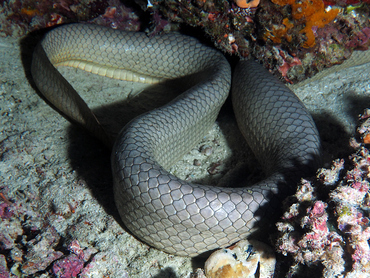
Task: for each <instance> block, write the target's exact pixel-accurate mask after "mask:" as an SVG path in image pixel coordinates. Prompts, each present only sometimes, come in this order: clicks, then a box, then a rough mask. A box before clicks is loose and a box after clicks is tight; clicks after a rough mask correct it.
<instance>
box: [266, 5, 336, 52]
mask: <svg viewBox="0 0 370 278" xmlns="http://www.w3.org/2000/svg"><path fill="white" fill-rule="evenodd" d="M271 2H273V3H274V4H277V5H279V6H285V5H290V6H291V8H292V13H291V17H292V19H293V20H294V24H293V23H292V22H291V21H290V20H289V19H288V18H284V20H283V24H284V26H285V27H286V28H285V29H281V28H280V29H275V30H274V32H273V37H277V38H280V37H284V36H285V37H286V39H287V41H288V42H289V41H290V40H291V37H290V36H289V35H287V34H284V33H283V34H282V31H285V32H288V30H289V29H290V28H292V27H293V26H294V25H295V24H302V25H304V28H303V29H302V30H301V31H300V33H303V34H305V36H306V41H305V42H304V43H303V45H302V46H303V47H305V48H310V47H313V46H314V45H315V34H314V31H313V29H314V28H322V27H324V26H325V25H327V24H328V23H330V22H331V21H333V20H334V19H335V18H336V16H337V15H338V13H339V11H340V10H339V9H329V10H326V9H325V4H324V2H323V1H322V0H303V1H296V0H271ZM268 38H271V35H270V36H268ZM273 41H274V40H273ZM274 42H277V41H274Z"/></svg>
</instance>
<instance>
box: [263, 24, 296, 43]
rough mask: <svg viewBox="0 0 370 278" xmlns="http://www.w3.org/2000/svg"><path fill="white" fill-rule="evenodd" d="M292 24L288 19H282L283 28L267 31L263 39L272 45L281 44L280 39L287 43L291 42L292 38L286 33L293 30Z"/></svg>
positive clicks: (278, 27)
mask: <svg viewBox="0 0 370 278" xmlns="http://www.w3.org/2000/svg"><path fill="white" fill-rule="evenodd" d="M293 26H294V25H293V23H291V22H290V21H289V19H288V18H284V19H283V26H277V27H276V26H274V27H273V30H272V32H270V31H268V32H267V33H266V35H265V38H268V39H270V40H272V41H273V42H274V43H281V39H282V38H285V39H286V40H287V41H288V42H290V41H291V40H292V36H291V35H288V34H287V32H288V31H289V30H290V29H291V28H293Z"/></svg>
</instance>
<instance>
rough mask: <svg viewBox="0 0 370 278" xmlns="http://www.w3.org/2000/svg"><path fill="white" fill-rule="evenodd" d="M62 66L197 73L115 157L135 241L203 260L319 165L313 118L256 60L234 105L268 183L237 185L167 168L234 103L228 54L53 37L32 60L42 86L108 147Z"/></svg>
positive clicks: (160, 43)
mask: <svg viewBox="0 0 370 278" xmlns="http://www.w3.org/2000/svg"><path fill="white" fill-rule="evenodd" d="M58 65H69V66H74V67H79V68H82V69H85V70H88V71H91V72H94V73H98V74H101V75H106V76H109V77H115V78H123V79H132V80H134V81H135V80H137V81H140V80H142V78H144V79H145V80H149V81H153V80H164V79H171V78H177V77H182V76H186V75H189V76H190V77H189V82H190V83H191V84H192V86H191V87H190V89H188V90H187V91H185V92H184V93H183V94H181V95H180V96H179V97H177V98H176V99H175V100H173V101H171V102H170V103H168V104H167V105H165V106H163V107H161V108H159V109H155V110H152V111H150V112H148V113H146V114H144V115H141V116H139V117H137V118H135V119H134V120H132V121H131V122H130V123H129V124H127V125H126V126H125V127H124V128H123V130H122V131H121V132H120V134H119V135H118V137H117V139H116V141H115V144H114V147H113V152H112V171H113V178H114V194H115V201H116V205H117V208H118V210H119V212H120V215H121V218H122V220H123V222H124V224H125V225H126V226H127V228H128V229H129V230H130V231H131V232H132V233H133V234H134V235H135V236H137V237H138V238H140V239H141V240H143V241H145V242H147V243H148V244H149V245H151V246H154V247H156V248H158V249H160V250H164V251H166V252H168V253H174V254H177V255H183V256H196V255H198V254H201V253H203V252H205V251H207V250H212V249H215V248H220V247H224V246H227V245H230V244H232V243H233V242H236V241H238V240H240V239H242V238H244V237H246V236H248V235H249V234H250V233H251V232H252V231H253V230H254V229H255V228H256V227H257V223H259V221H260V220H265V219H268V218H269V216H270V215H271V214H273V211H274V210H276V207H277V206H278V205H279V198H278V196H280V195H284V194H287V192H289V188H291V187H292V186H294V185H295V183H296V182H297V181H298V180H299V178H300V177H301V176H305V175H309V174H312V172H313V171H314V170H315V169H316V167H317V163H318V160H319V157H320V139H319V136H318V132H317V129H316V127H315V124H314V122H313V120H312V117H311V116H310V114H309V113H308V111H307V110H306V108H305V107H304V105H303V104H302V103H301V102H300V100H299V99H298V98H297V97H296V96H295V95H294V93H293V92H291V91H290V90H289V89H288V88H287V87H285V86H284V85H283V84H282V83H280V81H278V80H277V79H276V78H275V77H273V76H272V75H270V74H269V73H268V72H267V71H266V70H265V69H263V68H262V67H261V66H260V65H258V64H257V63H255V62H252V61H240V62H239V64H238V65H237V67H236V69H235V71H234V74H233V82H232V99H233V106H234V112H235V115H236V118H237V122H238V126H239V128H240V130H241V132H242V134H243V135H244V137H245V139H246V140H247V141H248V143H249V145H250V146H251V148H252V149H253V151H254V153H255V154H256V157H257V158H258V159H259V160H260V162H261V164H262V165H263V167H264V169H266V172H267V174H268V177H267V178H266V179H265V180H263V181H261V182H258V183H257V184H254V185H252V186H249V187H238V188H233V187H232V185H231V187H230V188H221V187H217V186H208V185H199V184H191V183H188V182H186V181H183V180H180V179H179V178H177V177H175V176H173V175H171V174H169V173H168V172H167V171H166V170H165V168H167V167H168V166H170V165H172V164H173V163H174V162H176V160H178V159H179V158H181V157H182V156H183V155H184V154H186V152H188V151H189V149H190V148H191V147H193V146H194V145H195V144H196V143H197V142H199V141H200V140H201V138H202V137H203V136H204V135H205V134H206V133H207V131H208V130H209V129H210V127H211V126H212V125H213V123H214V122H215V120H216V117H217V115H218V112H219V110H220V108H221V106H222V104H223V103H224V101H225V99H226V98H227V96H228V93H229V89H230V84H231V69H230V65H229V63H228V62H227V60H226V59H225V57H224V56H223V55H222V54H221V53H220V52H218V51H216V50H214V49H212V48H210V47H206V46H204V45H202V44H201V43H199V42H198V41H197V40H196V39H194V38H191V37H187V36H182V35H178V34H170V35H162V36H156V37H153V38H148V37H147V36H146V35H145V34H143V33H132V32H123V31H117V30H112V29H109V28H105V27H100V26H95V25H88V24H70V25H65V26H61V27H58V28H56V29H54V30H52V31H51V32H49V33H47V35H46V36H45V37H44V38H43V40H42V42H41V43H40V44H39V45H38V46H37V47H36V49H35V52H34V55H33V62H32V68H31V72H32V75H33V78H34V81H35V83H36V85H37V87H38V88H39V90H40V92H41V93H42V94H43V95H44V96H45V97H46V98H47V99H48V100H49V101H50V102H51V103H52V104H53V105H54V106H55V107H56V108H57V109H59V110H60V111H61V112H63V113H64V114H65V115H66V116H67V117H68V118H69V119H71V120H73V121H74V122H77V123H78V124H80V125H82V126H84V127H85V128H87V129H88V130H89V131H90V132H91V133H93V134H94V135H95V136H97V137H99V138H100V139H102V140H103V141H105V142H107V143H109V141H110V138H109V137H108V136H106V134H105V133H104V130H103V128H102V127H101V126H100V124H99V122H98V121H97V120H96V118H95V116H94V114H93V113H92V112H91V110H90V109H89V108H88V106H87V105H86V104H85V102H84V101H83V100H82V99H81V98H80V97H79V95H78V94H77V92H76V91H75V90H74V89H73V88H72V87H71V85H70V84H69V83H68V82H67V81H66V80H65V79H64V78H63V77H62V76H61V75H60V74H59V72H58V71H57V70H56V69H55V67H54V66H58ZM132 72H133V73H134V74H133V73H132Z"/></svg>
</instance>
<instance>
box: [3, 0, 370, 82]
mask: <svg viewBox="0 0 370 278" xmlns="http://www.w3.org/2000/svg"><path fill="white" fill-rule="evenodd" d="M52 2H53V1H50V0H41V1H20V0H15V1H10V0H5V1H2V4H0V9H1V11H2V13H1V16H0V22H1V26H2V28H1V29H2V30H0V34H1V35H3V36H4V35H10V34H14V35H23V34H25V33H27V32H29V31H31V30H36V29H40V28H43V27H47V26H53V25H56V24H61V23H68V22H80V21H89V22H93V23H96V24H101V25H106V26H111V27H112V28H117V29H125V30H133V31H137V30H139V29H141V30H144V29H146V30H147V32H148V33H149V34H150V35H155V34H158V33H160V32H167V31H171V30H177V29H179V28H180V27H183V26H185V25H186V26H192V27H197V28H201V29H202V32H204V33H205V34H207V35H208V37H209V38H210V40H212V42H213V43H214V44H215V46H216V47H218V48H219V49H221V50H222V51H224V52H227V53H229V54H236V55H239V56H242V57H250V56H253V57H255V58H257V59H258V60H260V61H261V62H262V63H263V64H264V65H265V67H267V68H268V69H269V70H270V71H271V72H273V73H274V74H276V75H278V76H282V79H283V80H285V81H286V82H288V83H296V82H299V81H301V80H304V79H306V78H307V77H310V76H312V75H313V74H315V73H316V72H318V71H321V70H322V69H323V68H325V67H329V66H331V65H334V64H338V63H341V62H342V61H343V60H345V59H347V58H348V57H350V55H351V53H352V51H353V50H354V49H367V48H368V46H369V44H370V42H369V35H370V34H369V33H370V32H369V30H370V22H369V20H368V18H369V15H370V8H369V3H368V2H369V1H368V0H366V1H360V0H332V1H327V0H310V1H309V0H302V1H294V0H262V1H260V0H254V1H245V0H237V1H231V0H230V1H227V0H218V1H215V0H197V1H175V0H156V1H145V0H136V2H137V3H138V5H132V3H131V4H130V7H129V8H128V7H127V6H124V5H123V4H122V3H121V2H120V1H118V0H109V1H104V0H85V1H75V0H63V1H58V2H56V3H52ZM140 7H141V8H142V10H140ZM143 10H145V12H144V11H143ZM140 16H141V17H140ZM148 23H149V24H148ZM182 29H186V28H182ZM187 32H188V33H191V34H192V35H197V34H199V32H198V31H195V30H194V29H190V30H187ZM200 37H204V35H200ZM202 39H203V38H202ZM292 60H294V62H293V63H292Z"/></svg>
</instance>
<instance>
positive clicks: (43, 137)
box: [0, 38, 370, 278]
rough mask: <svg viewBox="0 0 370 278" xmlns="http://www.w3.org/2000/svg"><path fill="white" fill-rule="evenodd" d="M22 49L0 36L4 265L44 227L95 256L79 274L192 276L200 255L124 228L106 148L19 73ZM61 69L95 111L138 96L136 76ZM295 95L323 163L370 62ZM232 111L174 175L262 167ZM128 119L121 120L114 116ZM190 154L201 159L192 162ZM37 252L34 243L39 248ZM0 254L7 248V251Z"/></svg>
mask: <svg viewBox="0 0 370 278" xmlns="http://www.w3.org/2000/svg"><path fill="white" fill-rule="evenodd" d="M27 52H28V51H27V48H26V50H25V51H23V59H21V56H22V55H21V49H20V46H19V40H17V39H13V38H0V82H1V83H0V115H1V117H0V190H1V193H2V194H4V195H2V196H5V197H6V198H7V201H8V202H11V203H13V204H14V205H15V207H17V208H19V210H18V211H14V215H13V217H12V218H11V219H12V221H11V223H10V224H9V223H8V222H7V223H8V224H7V225H5V224H4V223H5V222H2V223H3V224H0V234H5V233H7V234H9V233H11V230H12V229H14V230H17V233H18V238H17V243H16V245H15V246H17V247H18V248H19V252H23V262H22V260H20V261H19V262H18V263H16V264H15V265H12V272H14V273H19V269H20V268H21V266H22V264H25V263H27V260H28V261H32V258H31V257H30V256H29V255H28V256H27V252H29V251H30V250H31V249H32V247H31V246H30V245H31V242H30V240H31V239H35V238H37V239H38V240H40V238H42V236H43V233H45V231H46V230H48V229H51V228H52V229H55V230H56V232H57V233H58V234H59V235H60V239H59V242H58V244H57V245H56V246H50V247H49V248H54V249H55V250H59V251H61V252H63V253H64V255H68V254H69V253H70V251H68V250H67V249H66V247H67V246H68V244H69V243H70V242H71V241H72V240H77V241H78V242H79V244H80V246H81V248H83V249H85V250H87V249H89V248H90V249H89V250H90V252H91V253H93V255H92V256H91V257H90V260H88V261H87V262H86V264H85V266H88V267H87V268H86V269H85V272H84V273H85V276H83V277H132V278H134V277H157V278H160V277H161V278H165V277H190V273H191V272H193V271H195V269H196V268H197V267H203V261H202V260H200V259H199V260H198V259H197V260H191V259H189V258H182V257H177V256H174V255H168V254H166V253H163V252H160V251H158V250H156V249H154V248H149V247H148V246H147V245H146V244H144V243H141V242H140V241H138V240H137V239H135V238H134V237H133V236H132V235H131V234H130V233H128V232H127V231H125V229H124V228H122V226H121V225H122V223H121V222H120V220H119V216H118V213H117V211H116V209H115V206H114V199H113V196H112V178H111V173H110V161H109V158H110V151H109V150H108V149H106V148H105V147H103V146H102V144H101V143H100V142H98V141H97V140H96V139H94V138H93V137H91V136H90V135H89V134H88V133H86V132H84V131H82V130H81V129H80V128H78V127H76V126H74V125H72V124H71V123H70V122H68V121H67V120H65V118H63V117H62V116H61V115H60V114H59V113H57V112H56V111H55V110H53V109H52V108H51V107H50V106H49V105H48V104H47V103H46V102H45V101H44V100H43V99H41V98H40V96H39V95H38V94H37V93H36V91H35V90H34V88H33V87H32V86H31V85H30V80H29V78H27V77H26V75H29V57H30V56H29V55H30V53H27ZM64 72H66V74H67V75H68V76H69V77H68V78H69V80H71V82H72V83H73V84H74V85H75V86H76V89H77V91H79V92H80V93H81V94H82V95H83V96H84V98H85V99H86V101H87V102H88V103H89V104H90V105H92V106H93V107H95V108H96V111H97V114H99V115H107V114H110V112H111V111H112V110H114V111H118V110H117V107H118V106H119V105H120V104H122V102H116V103H115V105H111V102H115V101H116V100H117V98H118V97H120V96H122V95H125V94H129V95H130V101H128V102H124V107H125V108H124V109H121V110H125V111H126V110H129V109H132V107H131V106H135V105H137V104H138V102H137V101H136V100H135V97H134V95H135V94H134V92H135V90H137V86H136V85H135V84H132V83H128V82H121V81H117V80H110V79H106V78H100V77H96V76H92V75H91V74H87V73H84V72H81V71H78V70H75V69H68V70H66V71H64ZM139 87H140V86H139ZM140 88H141V87H140ZM102 92H104V96H105V97H104V100H102V99H103V98H101V95H102V94H103V93H102ZM296 93H297V95H298V96H299V97H300V99H301V100H302V101H303V102H304V103H305V104H306V106H307V107H308V109H309V110H310V111H311V112H312V114H313V116H314V119H315V121H316V123H317V126H318V128H319V131H320V133H321V137H322V140H323V147H324V148H323V149H324V161H325V163H326V165H325V166H330V161H331V160H332V159H334V158H338V157H346V156H347V155H348V154H349V152H350V151H349V149H348V139H349V138H350V137H351V136H353V135H354V134H355V127H356V119H357V115H358V114H360V113H362V112H363V109H364V108H367V107H370V105H369V104H370V68H369V67H368V66H367V65H363V66H359V67H354V68H351V69H347V70H343V71H341V72H338V73H335V74H333V75H331V76H328V77H326V78H324V79H321V80H320V81H316V82H314V83H310V84H308V85H306V86H304V87H301V88H299V89H297V90H296ZM149 102H152V101H149ZM126 105H128V106H129V108H127V109H126ZM139 106H145V105H144V104H140V105H139ZM140 109H141V108H140ZM230 110H231V109H230V104H229V103H227V104H226V108H225V109H223V110H222V111H221V116H220V118H219V125H216V124H215V127H214V129H213V130H212V131H211V132H210V133H209V135H207V136H206V137H205V139H204V141H203V142H200V143H199V145H198V146H196V147H195V148H194V150H192V151H191V152H190V154H189V155H186V157H185V158H184V160H183V161H181V162H179V163H178V164H177V165H176V166H174V167H173V169H172V170H173V172H174V173H175V174H177V175H179V176H180V177H182V178H186V179H190V180H193V181H194V180H197V179H201V180H203V182H204V181H206V182H214V181H215V180H219V179H220V177H222V176H224V175H225V173H226V171H227V169H228V168H233V169H234V171H236V173H237V174H242V175H243V174H245V175H246V174H247V173H256V172H257V173H258V172H259V171H260V170H261V168H253V167H252V165H253V164H255V163H254V160H253V159H252V160H249V159H247V157H249V154H250V151H249V150H248V148H247V146H246V144H245V143H244V142H243V141H242V140H241V137H240V134H239V131H238V129H237V127H236V125H235V121H234V118H233V115H232V113H231V112H230ZM131 111H132V110H130V112H129V115H130V116H131V115H133V113H132V112H131ZM122 113H124V112H122ZM120 115H121V114H118V115H117V113H116V112H115V113H113V115H111V116H109V117H108V118H107V119H106V120H105V121H104V120H103V122H105V123H112V122H113V120H112V118H114V119H115V118H117V117H119V118H120V119H121V118H122V117H123V116H122V117H121V116H120ZM126 120H127V119H126V118H122V122H125V121H126ZM110 128H111V129H112V130H117V129H119V128H118V127H112V126H111V127H110ZM194 159H197V160H198V164H200V166H194V165H193V164H194ZM215 163H216V164H215ZM218 164H220V165H219V166H217V165H218ZM248 165H249V166H248ZM216 166H217V167H216ZM208 171H209V172H212V175H211V176H210V175H209V174H208ZM234 174H235V173H234ZM223 181H224V180H223V179H221V182H223ZM2 201H3V200H2ZM37 236H39V237H37ZM33 243H34V242H33ZM47 248H48V247H45V249H47ZM91 250H92V251H91ZM44 251H45V250H40V254H39V255H40V256H42V254H41V253H42V252H44ZM3 254H6V255H7V256H14V254H13V253H12V252H11V250H7V251H6V252H3ZM35 256H36V257H37V254H36V255H35ZM13 262H14V260H13ZM10 266H11V265H10ZM44 269H46V270H42V269H40V271H39V272H37V273H36V274H35V277H49V274H48V271H51V270H50V269H51V268H50V265H49V266H45V267H44ZM50 277H51V276H50Z"/></svg>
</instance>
